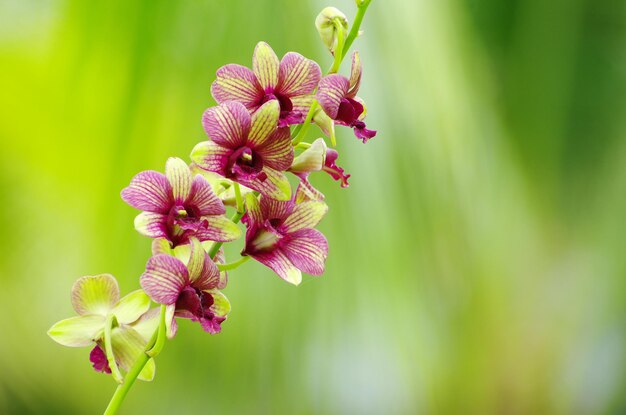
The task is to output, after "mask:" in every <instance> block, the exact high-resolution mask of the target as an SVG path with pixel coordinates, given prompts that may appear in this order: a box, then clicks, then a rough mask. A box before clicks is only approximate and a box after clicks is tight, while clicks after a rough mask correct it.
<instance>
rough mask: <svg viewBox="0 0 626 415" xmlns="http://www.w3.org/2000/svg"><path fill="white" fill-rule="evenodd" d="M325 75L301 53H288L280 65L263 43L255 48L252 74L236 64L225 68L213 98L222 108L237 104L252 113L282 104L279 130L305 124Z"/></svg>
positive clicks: (214, 90)
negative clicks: (265, 104) (271, 103)
mask: <svg viewBox="0 0 626 415" xmlns="http://www.w3.org/2000/svg"><path fill="white" fill-rule="evenodd" d="M321 74H322V72H321V70H320V67H319V65H318V64H317V63H315V62H314V61H312V60H310V59H306V58H305V57H304V56H302V55H300V54H299V53H295V52H288V53H287V54H285V56H284V57H283V59H282V60H281V61H280V62H279V61H278V57H277V56H276V53H274V50H273V49H272V48H271V47H270V45H268V44H267V43H265V42H259V43H258V44H257V45H256V47H255V48H254V55H253V56H252V70H250V69H249V68H246V67H245V66H242V65H236V64H229V65H225V66H222V67H221V68H220V69H218V70H217V79H216V80H215V81H214V82H213V84H212V85H211V94H212V95H213V98H215V100H216V101H217V102H218V104H223V103H225V102H227V101H237V102H240V103H242V104H243V105H244V106H245V107H246V108H247V109H248V110H249V111H250V112H254V111H256V110H258V109H259V108H260V107H261V106H262V105H263V104H264V103H266V102H268V101H276V102H278V103H279V104H280V117H279V118H278V121H277V122H278V126H279V127H285V126H287V125H291V124H302V122H303V121H304V117H305V115H306V113H307V111H308V110H309V107H310V106H311V102H312V98H313V97H312V94H313V93H314V91H315V88H316V87H317V84H318V82H319V80H320V78H321Z"/></svg>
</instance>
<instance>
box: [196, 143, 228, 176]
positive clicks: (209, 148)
mask: <svg viewBox="0 0 626 415" xmlns="http://www.w3.org/2000/svg"><path fill="white" fill-rule="evenodd" d="M232 152H233V151H232V150H231V149H229V148H226V147H222V146H220V145H218V144H216V143H214V142H213V141H203V142H201V143H198V144H197V145H196V146H195V147H194V148H193V150H192V151H191V160H193V162H194V163H196V165H197V166H198V167H200V168H201V169H204V170H208V171H211V172H214V173H218V174H221V175H222V176H223V175H225V172H224V169H225V167H226V165H227V164H228V158H229V157H230V155H231V154H232Z"/></svg>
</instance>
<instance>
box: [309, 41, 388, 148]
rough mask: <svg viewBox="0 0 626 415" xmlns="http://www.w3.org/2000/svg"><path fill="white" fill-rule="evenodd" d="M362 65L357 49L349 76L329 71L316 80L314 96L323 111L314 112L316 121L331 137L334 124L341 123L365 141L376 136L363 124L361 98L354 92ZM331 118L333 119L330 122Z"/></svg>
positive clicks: (363, 115)
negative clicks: (316, 87) (317, 84)
mask: <svg viewBox="0 0 626 415" xmlns="http://www.w3.org/2000/svg"><path fill="white" fill-rule="evenodd" d="M362 72H363V69H362V66H361V59H360V58H359V54H358V52H354V53H353V54H352V69H351V71H350V79H347V78H346V77H344V76H343V75H339V74H332V75H328V76H325V77H324V78H322V80H321V81H320V83H319V88H318V90H317V96H316V98H317V100H318V102H319V103H320V106H321V107H322V109H323V110H324V113H325V115H327V116H328V117H330V120H328V119H327V118H326V117H324V114H321V113H320V114H318V116H317V117H316V118H315V121H316V123H317V124H318V125H319V126H320V127H321V128H322V130H323V131H324V132H325V133H326V134H327V135H329V136H330V137H331V139H333V141H334V125H333V124H339V125H345V126H348V127H350V128H352V129H353V130H354V135H355V136H356V137H357V138H359V139H361V140H363V142H364V143H365V142H367V140H369V139H370V138H372V137H374V136H376V131H373V130H368V129H367V128H365V123H364V122H363V120H364V119H365V114H366V110H365V102H364V101H363V100H362V99H361V98H359V97H357V96H356V94H357V92H358V91H359V87H360V86H361V75H362ZM333 120H334V123H333V122H332V121H333Z"/></svg>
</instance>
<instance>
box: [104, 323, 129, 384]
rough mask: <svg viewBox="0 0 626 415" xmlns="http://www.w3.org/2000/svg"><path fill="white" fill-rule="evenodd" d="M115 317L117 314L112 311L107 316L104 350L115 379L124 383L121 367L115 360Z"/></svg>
mask: <svg viewBox="0 0 626 415" xmlns="http://www.w3.org/2000/svg"><path fill="white" fill-rule="evenodd" d="M114 319H115V314H113V313H111V314H109V315H108V316H107V319H106V322H105V323H104V351H105V353H106V355H107V362H108V363H109V368H110V369H111V375H112V376H113V379H115V381H116V382H117V383H123V382H124V378H123V377H122V374H121V373H120V369H119V368H118V367H117V362H116V361H115V355H114V354H113V343H112V335H111V332H112V331H113V320H114Z"/></svg>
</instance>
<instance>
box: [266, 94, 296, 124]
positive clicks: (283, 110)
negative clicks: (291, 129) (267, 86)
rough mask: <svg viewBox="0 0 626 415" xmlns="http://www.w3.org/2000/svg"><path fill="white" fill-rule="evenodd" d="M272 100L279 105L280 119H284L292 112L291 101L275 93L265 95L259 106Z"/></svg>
mask: <svg viewBox="0 0 626 415" xmlns="http://www.w3.org/2000/svg"><path fill="white" fill-rule="evenodd" d="M272 99H275V100H277V101H278V104H279V105H280V118H286V117H287V116H288V115H289V114H290V113H291V111H292V110H293V104H292V102H291V100H290V99H289V98H288V97H286V96H284V95H282V94H278V93H276V92H268V93H266V94H265V95H264V96H263V99H262V100H261V105H263V104H265V103H266V102H267V101H270V100H272Z"/></svg>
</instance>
